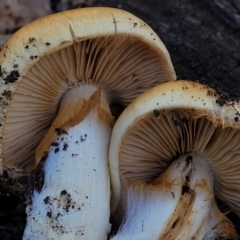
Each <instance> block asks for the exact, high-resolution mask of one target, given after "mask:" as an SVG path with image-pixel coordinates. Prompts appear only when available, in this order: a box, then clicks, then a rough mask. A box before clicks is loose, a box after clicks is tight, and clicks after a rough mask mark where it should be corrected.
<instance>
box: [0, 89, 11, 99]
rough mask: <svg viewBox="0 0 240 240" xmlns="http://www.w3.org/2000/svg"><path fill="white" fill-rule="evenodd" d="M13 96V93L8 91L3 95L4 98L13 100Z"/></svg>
mask: <svg viewBox="0 0 240 240" xmlns="http://www.w3.org/2000/svg"><path fill="white" fill-rule="evenodd" d="M11 95H12V92H11V91H9V90H8V91H6V90H4V91H3V93H2V96H4V97H6V98H7V99H9V100H10V99H11Z"/></svg>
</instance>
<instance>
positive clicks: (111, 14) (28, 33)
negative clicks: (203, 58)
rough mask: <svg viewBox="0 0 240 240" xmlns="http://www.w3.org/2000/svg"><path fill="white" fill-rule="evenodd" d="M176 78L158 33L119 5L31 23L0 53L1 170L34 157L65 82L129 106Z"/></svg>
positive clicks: (55, 15) (65, 89)
mask: <svg viewBox="0 0 240 240" xmlns="http://www.w3.org/2000/svg"><path fill="white" fill-rule="evenodd" d="M157 76H160V78H157ZM175 79H176V75H175V72H174V69H173V66H172V63H171V59H170V57H169V54H168V51H167V50H166V48H165V46H164V45H163V43H162V42H161V40H160V39H159V37H158V36H157V35H156V33H155V32H154V31H153V30H152V29H151V28H150V27H149V26H148V25H147V24H146V23H144V22H143V21H142V20H141V19H139V18H137V17H135V16H134V15H132V14H130V13H128V12H125V11H123V10H119V9H113V8H96V7H95V8H84V9H75V10H70V11H66V12H61V13H57V14H53V15H49V16H47V17H44V18H42V19H39V20H37V21H35V22H32V23H30V24H29V25H27V26H25V27H23V28H22V29H20V30H19V31H18V32H16V33H15V34H14V35H13V36H12V37H11V39H10V40H9V41H8V42H7V43H6V44H5V46H4V47H3V49H2V51H1V53H0V85H1V86H0V94H1V99H0V100H1V104H2V106H3V107H2V108H1V110H0V123H1V126H0V133H1V139H2V141H1V143H0V144H1V146H0V151H1V153H0V154H1V159H0V170H1V167H2V164H1V162H2V161H3V167H4V168H5V167H13V166H14V167H21V168H22V167H26V166H27V165H29V163H31V161H32V160H33V159H34V151H35V149H36V146H37V145H38V144H39V142H40V140H41V139H42V138H43V136H44V135H45V133H46V131H47V129H48V127H49V126H50V124H51V122H52V120H53V119H54V117H55V115H56V112H57V109H58V104H59V101H60V100H61V98H62V96H63V95H64V93H65V92H66V91H67V90H68V89H70V88H72V87H75V86H80V85H84V84H93V85H95V86H97V87H101V88H102V90H103V91H104V92H105V93H106V94H107V98H108V100H109V102H110V103H111V102H113V101H117V102H120V103H122V104H123V105H125V106H126V105H127V104H129V103H130V102H131V101H132V100H133V99H134V98H136V97H137V96H138V95H139V94H140V93H142V92H144V91H145V90H146V89H148V88H150V87H151V86H155V85H157V84H159V83H160V82H161V81H167V80H175Z"/></svg>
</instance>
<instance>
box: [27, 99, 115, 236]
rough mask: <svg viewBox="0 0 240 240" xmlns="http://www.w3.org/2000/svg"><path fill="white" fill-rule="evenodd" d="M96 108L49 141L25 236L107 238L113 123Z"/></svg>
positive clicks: (29, 212)
mask: <svg viewBox="0 0 240 240" xmlns="http://www.w3.org/2000/svg"><path fill="white" fill-rule="evenodd" d="M90 95H91V94H90ZM96 109H97V108H96V107H95V108H94V109H93V110H91V112H90V113H89V114H88V115H87V116H86V117H85V119H84V120H83V121H81V122H80V123H79V124H77V125H76V126H73V127H71V128H69V129H68V130H67V134H63V135H61V136H58V137H57V139H56V140H55V143H57V144H55V145H57V146H51V147H50V149H49V152H48V157H47V160H46V162H45V165H44V175H45V176H44V184H43V187H42V190H41V191H40V192H38V191H36V190H35V191H34V193H33V196H32V204H31V205H29V206H28V207H27V225H26V228H25V232H24V238H23V239H61V240H69V239H84V240H85V239H86V240H92V239H96V240H97V239H99V240H104V239H107V234H108V232H109V230H110V224H109V215H110V206H109V198H110V183H109V170H108V163H107V159H108V156H107V153H108V145H109V138H110V134H111V127H109V125H107V124H105V123H103V122H101V121H100V120H99V119H98V115H97V110H96ZM60 112H63V111H61V110H60ZM63 114H64V113H63ZM56 149H58V150H56Z"/></svg>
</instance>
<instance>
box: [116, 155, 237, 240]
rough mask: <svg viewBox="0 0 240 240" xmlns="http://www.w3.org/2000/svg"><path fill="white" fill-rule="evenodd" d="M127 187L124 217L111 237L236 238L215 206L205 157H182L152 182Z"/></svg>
mask: <svg viewBox="0 0 240 240" xmlns="http://www.w3.org/2000/svg"><path fill="white" fill-rule="evenodd" d="M186 170H187V171H186ZM132 186H134V187H132ZM169 186H170V189H169ZM128 187H129V188H128V190H127V191H128V192H127V203H126V204H127V206H126V216H125V218H126V219H125V221H124V222H123V225H122V226H121V227H120V229H119V232H118V233H117V235H116V236H115V237H113V238H112V239H114V240H123V239H129V240H130V239H132V240H141V239H142V240H143V239H148V240H159V239H162V240H164V239H169V240H180V239H185V240H188V239H189V240H190V239H194V240H208V239H216V238H217V237H230V238H232V239H235V238H236V239H237V233H236V231H235V229H234V227H233V225H232V224H231V223H230V222H229V220H228V219H227V218H226V216H225V215H224V214H222V213H221V212H220V211H219V210H218V208H217V206H216V203H215V200H214V196H213V176H212V172H211V171H210V168H209V166H208V164H207V163H206V158H203V157H201V156H198V155H195V156H193V158H191V157H190V158H189V157H187V156H182V157H180V158H179V159H178V160H176V161H174V162H173V163H172V164H171V165H170V166H169V167H168V168H167V170H165V171H164V172H163V173H162V174H161V175H160V177H159V178H157V179H156V180H155V181H154V182H153V184H151V185H147V184H143V183H142V184H139V183H132V184H131V185H130V186H128ZM173 196H174V198H173Z"/></svg>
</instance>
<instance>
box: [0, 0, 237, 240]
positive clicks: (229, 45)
mask: <svg viewBox="0 0 240 240" xmlns="http://www.w3.org/2000/svg"><path fill="white" fill-rule="evenodd" d="M88 6H109V7H116V8H121V9H124V10H127V11H130V12H132V13H133V14H135V15H137V16H138V17H140V18H141V19H142V20H144V21H145V22H147V23H148V24H149V25H150V26H151V27H152V28H153V29H154V30H155V31H156V32H157V33H158V35H159V36H160V37H161V39H162V41H163V42H164V44H165V45H166V47H167V49H168V50H169V53H170V55H171V58H172V61H173V64H174V67H175V70H176V73H177V75H178V79H191V80H193V81H199V80H200V81H202V82H206V83H208V84H213V85H216V86H217V87H219V88H220V89H222V90H223V91H225V92H227V93H228V95H229V96H230V97H234V98H237V99H240V79H239V76H240V42H239V39H240V1H239V0H231V1H229V0H212V1H209V0H202V1H195V0H182V1H176V0H138V1H136V0H41V1H39V0H6V1H0V16H1V21H0V48H1V47H2V46H3V44H4V43H5V42H6V40H7V39H8V38H9V37H10V36H11V35H12V34H13V33H14V32H15V31H16V30H18V29H19V28H20V27H22V26H24V25H25V24H27V23H28V22H30V21H33V20H34V19H37V18H39V17H41V16H44V15H47V14H51V13H55V12H58V11H63V10H66V9H70V8H77V7H88ZM14 74H15V73H14ZM0 75H1V69H0ZM14 76H15V75H13V76H11V77H12V78H11V79H10V81H14ZM14 174H16V173H14ZM11 175H12V174H11V172H8V173H5V177H4V178H2V179H0V239H3V240H7V239H21V238H22V233H23V229H24V226H25V218H26V216H25V207H26V203H25V202H26V199H25V194H26V193H25V190H24V188H23V187H22V185H21V184H22V182H21V181H20V182H18V181H16V180H13V179H12V178H11V177H10V176H11ZM220 207H221V208H222V209H223V211H227V209H226V208H225V206H223V205H222V204H220ZM228 216H229V217H230V219H231V220H232V221H233V223H234V224H235V226H236V229H237V230H238V232H239V233H240V220H239V219H238V218H237V217H236V216H235V215H234V214H233V213H229V214H228Z"/></svg>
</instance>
